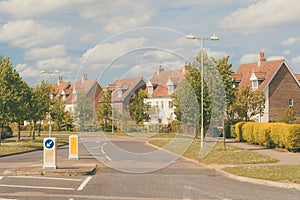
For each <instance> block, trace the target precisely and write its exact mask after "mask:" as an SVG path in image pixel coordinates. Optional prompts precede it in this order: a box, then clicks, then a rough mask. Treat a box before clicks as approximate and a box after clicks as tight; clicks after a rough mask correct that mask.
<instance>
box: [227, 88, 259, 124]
mask: <svg viewBox="0 0 300 200" xmlns="http://www.w3.org/2000/svg"><path fill="white" fill-rule="evenodd" d="M264 108H265V95H264V92H262V91H260V90H255V91H252V90H251V89H250V87H249V86H244V87H242V88H241V89H240V90H238V91H237V93H236V100H235V102H234V104H233V106H232V111H233V113H234V116H235V120H236V121H250V120H252V118H253V117H254V116H256V115H259V117H261V116H262V115H263V111H264Z"/></svg>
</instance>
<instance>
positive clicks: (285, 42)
mask: <svg viewBox="0 0 300 200" xmlns="http://www.w3.org/2000/svg"><path fill="white" fill-rule="evenodd" d="M299 39H300V38H299V37H290V38H288V39H286V40H283V41H282V42H281V44H282V45H284V46H288V45H292V44H295V43H296V42H297V41H299Z"/></svg>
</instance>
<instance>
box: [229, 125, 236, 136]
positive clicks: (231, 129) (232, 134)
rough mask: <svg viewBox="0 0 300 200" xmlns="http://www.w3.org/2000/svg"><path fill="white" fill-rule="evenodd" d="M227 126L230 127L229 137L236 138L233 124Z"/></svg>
mask: <svg viewBox="0 0 300 200" xmlns="http://www.w3.org/2000/svg"><path fill="white" fill-rule="evenodd" d="M229 128H230V137H231V138H236V133H235V125H231V126H229Z"/></svg>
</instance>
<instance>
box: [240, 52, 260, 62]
mask: <svg viewBox="0 0 300 200" xmlns="http://www.w3.org/2000/svg"><path fill="white" fill-rule="evenodd" d="M257 58H258V55H257V54H256V53H251V54H246V55H243V56H242V58H241V59H240V61H239V63H241V64H246V63H254V62H257Z"/></svg>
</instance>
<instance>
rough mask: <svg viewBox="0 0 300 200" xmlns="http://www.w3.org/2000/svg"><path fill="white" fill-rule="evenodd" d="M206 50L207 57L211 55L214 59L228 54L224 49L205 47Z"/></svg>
mask: <svg viewBox="0 0 300 200" xmlns="http://www.w3.org/2000/svg"><path fill="white" fill-rule="evenodd" d="M206 52H207V55H208V56H209V57H213V58H215V59H221V58H223V57H226V56H229V53H227V52H226V51H212V50H211V49H207V50H206Z"/></svg>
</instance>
